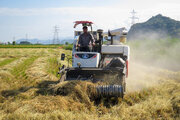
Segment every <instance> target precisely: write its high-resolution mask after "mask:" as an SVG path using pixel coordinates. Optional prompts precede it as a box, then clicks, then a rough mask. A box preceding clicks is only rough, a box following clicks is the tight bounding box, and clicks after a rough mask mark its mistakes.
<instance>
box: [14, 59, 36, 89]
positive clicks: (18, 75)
mask: <svg viewBox="0 0 180 120" xmlns="http://www.w3.org/2000/svg"><path fill="white" fill-rule="evenodd" d="M37 58H38V56H31V57H30V58H28V59H26V60H24V62H23V63H21V64H19V65H17V66H16V67H14V68H13V69H12V71H11V73H12V74H13V75H14V77H15V79H16V81H18V83H21V85H23V84H26V83H28V81H27V79H28V76H27V75H26V70H27V69H28V68H29V67H30V65H31V64H32V63H33V62H34V61H35V60H36V59H37ZM24 80H25V81H24ZM18 86H19V85H18Z"/></svg>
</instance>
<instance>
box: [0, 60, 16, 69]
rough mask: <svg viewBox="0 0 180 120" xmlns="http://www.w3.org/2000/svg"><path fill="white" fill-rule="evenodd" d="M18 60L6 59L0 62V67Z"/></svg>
mask: <svg viewBox="0 0 180 120" xmlns="http://www.w3.org/2000/svg"><path fill="white" fill-rule="evenodd" d="M17 59H18V58H8V59H5V60H3V61H1V62H0V67H2V66H4V65H7V64H9V63H11V62H13V61H15V60H17Z"/></svg>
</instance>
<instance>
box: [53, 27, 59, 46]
mask: <svg viewBox="0 0 180 120" xmlns="http://www.w3.org/2000/svg"><path fill="white" fill-rule="evenodd" d="M53 44H60V41H59V27H58V26H57V25H56V26H54V38H53Z"/></svg>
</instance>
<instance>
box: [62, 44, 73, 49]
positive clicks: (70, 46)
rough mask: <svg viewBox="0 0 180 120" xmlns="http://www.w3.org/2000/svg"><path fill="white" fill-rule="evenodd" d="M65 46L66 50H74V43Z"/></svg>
mask: <svg viewBox="0 0 180 120" xmlns="http://www.w3.org/2000/svg"><path fill="white" fill-rule="evenodd" d="M63 48H64V49H65V50H72V49H73V44H69V45H64V46H63Z"/></svg>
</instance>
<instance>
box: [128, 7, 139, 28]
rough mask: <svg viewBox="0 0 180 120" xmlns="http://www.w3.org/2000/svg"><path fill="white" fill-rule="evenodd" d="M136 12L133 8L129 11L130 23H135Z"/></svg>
mask: <svg viewBox="0 0 180 120" xmlns="http://www.w3.org/2000/svg"><path fill="white" fill-rule="evenodd" d="M136 13H137V12H135V10H134V9H133V11H132V12H131V15H132V16H131V17H130V18H131V25H134V24H135V23H136V20H137V19H139V18H138V17H136Z"/></svg>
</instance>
